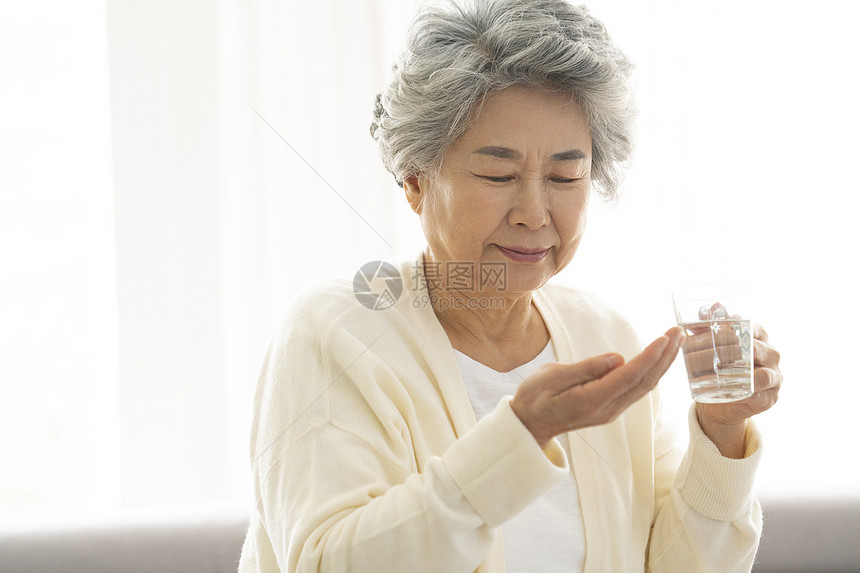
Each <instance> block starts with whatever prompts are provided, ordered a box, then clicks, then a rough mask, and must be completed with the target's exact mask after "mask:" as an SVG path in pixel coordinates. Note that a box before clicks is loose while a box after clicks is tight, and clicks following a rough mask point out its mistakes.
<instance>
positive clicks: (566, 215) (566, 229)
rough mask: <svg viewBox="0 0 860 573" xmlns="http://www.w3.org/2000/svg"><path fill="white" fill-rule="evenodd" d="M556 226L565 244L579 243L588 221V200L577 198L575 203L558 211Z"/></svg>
mask: <svg viewBox="0 0 860 573" xmlns="http://www.w3.org/2000/svg"><path fill="white" fill-rule="evenodd" d="M557 213H558V215H557V216H556V228H557V229H558V233H559V235H561V239H562V242H564V243H565V244H570V243H573V244H574V245H575V244H578V243H579V241H580V239H581V238H582V234H583V233H584V232H585V227H586V224H587V221H588V200H587V199H584V200H583V199H577V200H576V203H575V204H574V205H567V206H566V208H565V209H562V210H561V211H557Z"/></svg>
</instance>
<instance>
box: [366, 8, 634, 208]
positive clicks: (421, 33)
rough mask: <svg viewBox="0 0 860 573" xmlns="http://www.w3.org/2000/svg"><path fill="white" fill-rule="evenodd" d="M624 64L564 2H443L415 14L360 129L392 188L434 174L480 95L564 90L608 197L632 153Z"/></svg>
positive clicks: (590, 20) (590, 21)
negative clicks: (517, 89) (575, 105)
mask: <svg viewBox="0 0 860 573" xmlns="http://www.w3.org/2000/svg"><path fill="white" fill-rule="evenodd" d="M632 67H633V66H632V64H631V63H630V62H629V61H628V59H627V58H626V57H625V56H624V54H623V53H622V52H621V51H620V50H619V49H618V48H617V47H616V46H615V44H613V42H612V40H611V39H610V37H609V34H608V33H607V32H606V28H605V27H604V26H603V23H601V22H600V21H599V20H597V19H596V18H594V17H593V16H591V15H590V14H589V13H588V10H587V9H586V8H585V7H584V6H574V5H571V4H568V3H567V2H566V1H564V0H483V1H482V0H448V2H447V3H445V4H443V5H435V6H428V7H425V8H424V9H422V10H421V11H420V12H419V13H418V15H417V16H416V17H415V19H414V20H413V21H412V25H411V26H410V28H409V32H408V34H407V39H406V48H405V50H404V51H403V53H402V54H401V56H400V58H399V60H398V62H397V63H396V64H395V66H394V68H393V78H392V80H391V83H390V84H389V85H388V87H387V88H386V89H385V90H384V91H383V92H382V93H380V94H379V95H378V96H377V97H376V106H375V110H374V120H373V122H372V124H371V126H370V133H371V135H372V136H373V138H374V139H375V140H376V141H377V143H378V144H379V152H380V156H381V157H382V162H383V164H384V165H385V167H386V169H388V170H389V171H390V172H391V173H392V174H393V175H394V178H395V180H396V181H397V183H398V184H399V185H401V186H402V185H403V179H404V178H406V177H409V176H412V175H418V174H426V175H430V176H433V175H437V174H438V172H439V169H440V168H441V165H442V159H443V157H444V155H445V153H446V152H447V150H448V148H449V147H450V146H451V145H452V144H453V143H454V141H455V140H456V139H457V138H458V137H459V136H460V135H462V134H463V132H464V131H466V129H467V128H468V127H469V124H470V122H471V121H472V119H474V117H475V116H476V114H477V112H478V110H479V109H480V106H481V104H482V103H483V102H484V101H485V100H486V99H487V97H489V96H491V95H493V94H495V93H498V92H499V91H501V90H503V89H505V88H507V87H510V86H513V85H526V86H532V87H541V88H545V89H552V90H555V91H565V92H568V93H570V94H571V95H572V96H573V97H574V98H575V99H576V101H577V102H579V104H580V105H581V106H582V108H583V110H584V111H585V114H586V117H587V118H588V120H589V123H590V125H591V137H592V166H591V179H592V182H593V183H595V185H596V187H597V189H598V191H599V192H600V193H601V194H602V195H603V196H604V197H605V198H607V199H613V198H615V197H617V192H618V186H619V183H620V179H621V172H622V166H623V164H624V162H626V161H627V160H628V159H629V157H630V154H631V153H632V150H633V143H632V131H633V117H634V115H635V110H634V108H633V102H632V97H631V91H630V89H629V85H628V79H629V76H630V72H631V70H632Z"/></svg>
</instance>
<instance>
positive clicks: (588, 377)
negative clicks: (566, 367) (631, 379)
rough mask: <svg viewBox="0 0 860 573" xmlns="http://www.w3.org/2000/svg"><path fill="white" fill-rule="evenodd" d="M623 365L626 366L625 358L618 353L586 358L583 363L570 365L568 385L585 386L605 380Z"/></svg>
mask: <svg viewBox="0 0 860 573" xmlns="http://www.w3.org/2000/svg"><path fill="white" fill-rule="evenodd" d="M622 364H624V357H623V356H621V355H620V354H618V353H617V352H610V353H609V354H601V355H600V356H592V357H591V358H586V359H585V360H583V361H582V362H577V363H576V364H571V365H570V371H569V376H568V383H573V384H583V383H585V382H590V381H592V380H597V379H598V378H603V377H604V376H606V375H607V374H609V373H610V372H612V371H613V370H615V369H616V368H618V367H619V366H621V365H622Z"/></svg>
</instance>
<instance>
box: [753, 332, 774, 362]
mask: <svg viewBox="0 0 860 573" xmlns="http://www.w3.org/2000/svg"><path fill="white" fill-rule="evenodd" d="M753 357H754V359H755V364H756V366H771V367H773V368H777V367H778V366H779V359H780V355H779V352H778V351H777V350H776V349H775V348H773V347H772V346H770V345H769V344H768V343H767V342H766V341H762V340H758V339H757V340H753Z"/></svg>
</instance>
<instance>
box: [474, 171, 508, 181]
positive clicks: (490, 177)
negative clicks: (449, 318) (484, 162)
mask: <svg viewBox="0 0 860 573" xmlns="http://www.w3.org/2000/svg"><path fill="white" fill-rule="evenodd" d="M475 175H477V176H478V177H480V178H481V179H486V180H487V181H492V182H493V183H507V182H508V181H513V180H514V176H513V175H478V174H477V173H476V174H475Z"/></svg>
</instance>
